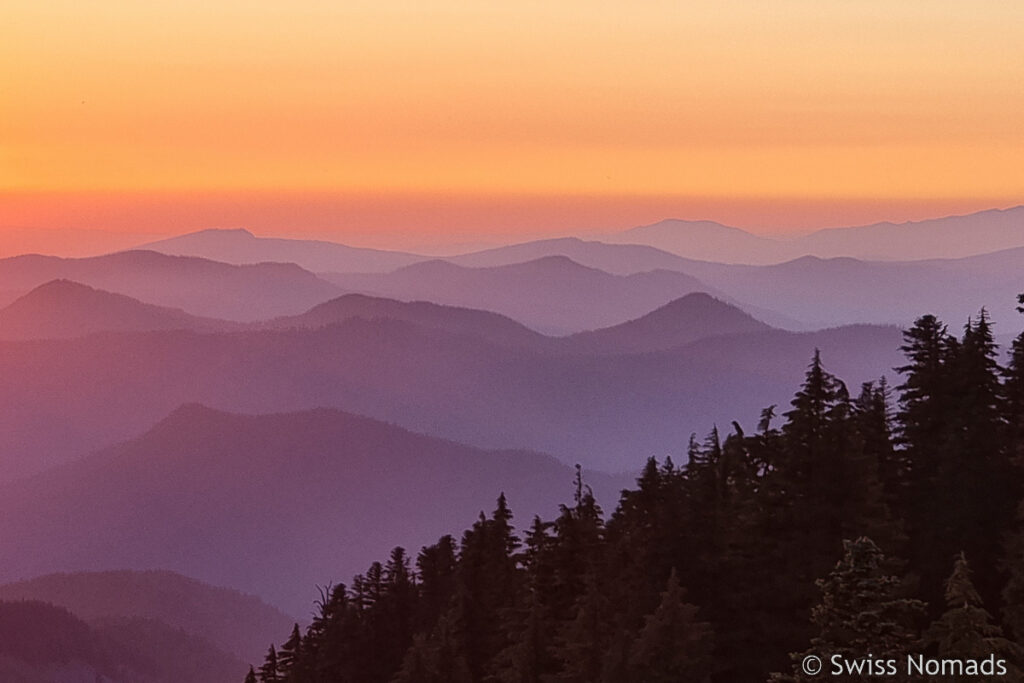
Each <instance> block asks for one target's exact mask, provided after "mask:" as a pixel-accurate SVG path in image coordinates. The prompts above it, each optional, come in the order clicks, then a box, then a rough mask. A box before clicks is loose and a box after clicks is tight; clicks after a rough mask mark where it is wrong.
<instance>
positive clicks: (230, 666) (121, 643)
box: [0, 600, 245, 683]
mask: <svg viewBox="0 0 1024 683" xmlns="http://www.w3.org/2000/svg"><path fill="white" fill-rule="evenodd" d="M244 672H245V665H244V663H243V662H242V661H241V660H238V659H236V658H234V657H232V656H231V655H229V654H227V653H226V652H224V651H222V650H220V649H219V648H217V647H216V646H215V645H213V644H212V643H210V642H209V641H207V640H205V639H203V638H200V637H198V636H195V635H192V634H190V633H186V632H185V631H182V630H180V629H175V628H171V627H169V626H167V625H166V624H164V623H163V622H161V621H158V620H155V619H137V618H136V619H124V618H109V619H102V620H97V621H93V622H91V623H86V621H84V620H83V619H81V618H80V617H79V616H78V615H75V614H72V613H71V612H70V611H68V610H67V609H66V608H64V607H60V606H56V605H52V604H49V603H45V602H40V601H36V600H24V601H23V600H18V601H2V600H0V680H3V681H4V682H5V683H87V682H88V683H91V682H93V681H95V682H96V683H221V682H222V681H227V680H232V679H234V678H240V677H241V676H243V675H244Z"/></svg>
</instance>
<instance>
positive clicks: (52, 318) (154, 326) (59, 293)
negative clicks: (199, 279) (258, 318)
mask: <svg viewBox="0 0 1024 683" xmlns="http://www.w3.org/2000/svg"><path fill="white" fill-rule="evenodd" d="M240 328H241V326H240V325H238V324H233V323H230V322H227V321H224V320H215V319H213V318H203V317H199V316H194V315H189V314H188V313H185V312H184V311H182V310H181V309H176V308H167V307H163V306H154V305H152V304H145V303H142V302H141V301H138V300H136V299H133V298H131V297H128V296H125V295H123V294H115V293H113V292H105V291H102V290H98V289H94V288H93V287H89V286H88V285H83V284H79V283H77V282H72V281H70V280H53V281H51V282H48V283H46V284H43V285H40V286H38V287H36V288H35V289H33V290H32V291H31V292H29V293H28V294H26V295H24V296H23V297H21V298H19V299H18V300H16V301H15V302H14V303H12V304H10V305H9V306H7V307H5V308H2V309H0V339H64V338H70V337H80V336H83V335H86V334H91V333H94V332H131V331H155V330H196V331H204V332H224V331H230V330H234V329H240Z"/></svg>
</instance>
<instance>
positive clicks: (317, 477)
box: [0, 404, 630, 635]
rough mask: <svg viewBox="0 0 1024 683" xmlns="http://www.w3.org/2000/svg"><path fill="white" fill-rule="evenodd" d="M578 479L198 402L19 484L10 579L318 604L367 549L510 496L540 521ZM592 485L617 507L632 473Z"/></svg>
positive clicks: (445, 524) (1, 536) (526, 458)
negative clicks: (189, 586) (176, 577)
mask: <svg viewBox="0 0 1024 683" xmlns="http://www.w3.org/2000/svg"><path fill="white" fill-rule="evenodd" d="M572 481H573V472H572V469H571V468H569V467H568V466H566V465H564V464H561V463H559V462H558V461H556V460H555V459H554V458H552V457H550V456H547V455H542V454H538V453H532V452H528V451H483V450H480V449H475V448H471V447H468V446H464V445H462V444H458V443H455V442H452V441H447V440H443V439H438V438H436V437H430V436H425V435H422V434H416V433H413V432H410V431H407V430H405V429H401V428H399V427H396V426H394V425H389V424H386V423H383V422H379V421H376V420H372V419H369V418H364V417H358V416H355V415H351V414H348V413H344V412H341V411H337V410H329V409H318V410H312V411H304V412H298V413H282V414H266V415H240V414H232V413H226V412H221V411H217V410H213V409H210V408H206V407H203V406H200V405H195V404H193V405H187V406H183V407H181V408H179V409H178V410H175V411H174V412H173V413H172V414H171V415H170V416H168V417H167V418H165V419H164V420H163V421H161V422H160V423H159V424H158V425H156V426H155V427H153V428H151V429H150V430H149V431H147V432H146V433H145V434H143V435H142V436H140V437H138V438H135V439H133V440H130V441H128V442H125V443H123V444H121V445H118V446H114V447H111V448H108V449H105V450H103V451H100V452H98V453H96V454H94V455H91V456H89V457H87V458H85V459H82V460H79V461H76V462H73V463H69V464H67V465H64V466H62V467H59V468H57V469H54V470H51V471H49V472H46V473H43V474H41V475H38V476H36V477H33V478H30V479H27V480H23V481H21V482H18V483H17V484H12V485H8V486H5V487H3V489H2V493H0V553H2V554H3V556H4V557H5V558H8V559H10V560H12V562H10V563H8V562H6V561H5V562H4V564H3V567H0V579H4V580H9V579H10V578H12V577H14V576H18V575H26V574H39V573H43V572H48V571H58V570H69V569H75V568H81V567H95V568H103V567H132V568H136V569H145V568H154V567H164V568H169V569H171V570H174V571H177V572H181V573H184V574H187V575H190V576H197V577H199V578H200V579H202V580H205V581H208V582H210V583H213V584H217V585H232V586H237V587H239V588H240V589H242V590H244V591H246V592H248V593H252V594H258V595H261V596H263V597H264V598H265V599H267V600H270V601H271V602H273V603H274V604H277V605H280V606H284V607H285V608H287V609H289V610H291V611H294V612H297V613H301V614H308V613H309V611H310V610H311V609H312V608H313V605H312V604H311V602H310V593H311V591H313V590H314V587H315V586H316V585H317V584H319V585H325V584H327V583H328V582H339V581H348V580H349V579H350V578H351V575H352V574H354V573H356V572H360V571H364V570H365V569H366V564H368V561H367V558H375V557H380V556H381V555H383V554H386V553H387V552H388V551H389V550H390V549H391V547H392V546H394V545H398V544H403V545H405V546H406V547H407V548H408V549H409V550H410V551H411V552H412V553H413V555H415V552H416V551H417V550H418V549H419V546H420V544H427V543H432V542H434V541H436V540H437V538H438V537H440V536H441V535H442V534H444V533H448V532H449V531H450V529H451V526H452V525H453V524H456V523H465V524H468V523H471V522H472V520H474V519H475V518H476V516H477V514H478V513H479V512H480V511H481V510H486V511H490V510H491V509H492V508H493V505H494V501H495V499H496V498H497V496H498V494H499V493H501V492H502V491H504V492H505V493H506V495H507V497H508V499H509V501H510V504H511V505H512V508H513V511H514V512H516V514H517V520H518V523H519V524H521V525H527V524H528V523H529V519H530V518H531V517H532V515H534V514H542V515H545V516H550V515H552V514H554V512H555V511H557V506H558V504H559V503H562V502H565V501H566V500H568V499H570V498H571V495H572ZM587 481H588V484H589V485H591V486H592V487H593V489H594V491H595V493H596V495H598V496H600V497H601V499H602V500H608V501H611V500H614V499H615V498H616V497H617V494H618V490H619V489H620V488H621V487H624V486H626V485H627V484H628V483H629V481H630V478H628V477H612V476H608V475H602V474H599V473H594V472H590V473H588V476H587ZM441 491H443V492H444V495H441V496H439V495H437V494H438V492H441ZM299 558H301V559H299ZM289 578H290V579H291V580H290V581H289V580H288V579H289ZM72 580H73V579H72ZM78 583H79V584H80V585H87V584H86V583H85V582H83V581H80V580H79V581H78ZM151 585H153V586H154V587H156V586H158V583H153V584H151ZM24 587H25V584H21V589H20V590H25V588H24ZM3 590H6V591H11V590H15V588H11V587H7V588H5V589H3ZM54 590H56V589H54V588H52V587H51V588H50V589H49V591H48V592H49V593H50V594H53V592H54ZM186 593H187V594H190V595H193V596H195V595H197V593H196V592H195V591H191V592H186ZM85 600H89V598H82V599H80V602H81V601H85ZM90 609H93V610H102V609H104V606H103V605H102V604H96V603H92V604H91V607H90ZM202 612H203V610H202V608H200V610H199V613H200V614H202ZM242 616H243V615H241V614H239V618H242ZM222 635H223V634H222Z"/></svg>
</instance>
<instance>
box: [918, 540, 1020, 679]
mask: <svg viewBox="0 0 1024 683" xmlns="http://www.w3.org/2000/svg"><path fill="white" fill-rule="evenodd" d="M945 597H946V606H947V608H948V609H947V610H946V612H945V614H943V615H942V617H941V618H940V619H939V620H938V621H936V622H935V623H934V624H932V626H931V628H929V629H928V633H927V634H926V637H925V640H926V642H929V643H932V644H935V645H937V647H938V654H939V657H941V658H944V659H956V660H976V661H981V660H984V659H988V658H989V657H990V656H991V655H996V656H997V657H1000V658H1004V659H1006V660H1008V662H1009V673H1008V675H1009V676H1010V678H1011V679H1013V680H1016V679H1019V678H1020V676H1021V671H1020V670H1019V669H1018V668H1017V666H1016V665H1017V664H1019V663H1020V662H1021V649H1020V647H1018V646H1016V645H1014V644H1013V643H1012V642H1010V641H1009V640H1007V639H1006V638H1004V637H1003V631H1002V629H1000V628H999V627H998V626H997V625H995V624H993V623H992V616H991V615H990V614H989V613H988V611H986V610H985V608H984V607H983V605H982V600H981V596H980V595H979V594H978V591H977V590H976V589H975V587H974V583H973V582H972V581H971V570H970V567H969V566H968V564H967V558H966V556H965V555H964V554H963V553H960V555H959V556H958V557H957V559H956V562H955V564H954V566H953V574H952V575H951V576H950V577H949V580H948V581H947V582H946V596H945ZM949 680H950V681H952V680H956V679H955V678H951V679H949ZM972 680H979V681H991V682H992V683H995V682H996V681H1002V680H1007V679H1006V677H1004V676H997V677H994V678H988V677H985V678H977V677H975V678H972Z"/></svg>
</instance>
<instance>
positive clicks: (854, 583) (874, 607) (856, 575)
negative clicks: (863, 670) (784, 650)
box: [771, 537, 925, 683]
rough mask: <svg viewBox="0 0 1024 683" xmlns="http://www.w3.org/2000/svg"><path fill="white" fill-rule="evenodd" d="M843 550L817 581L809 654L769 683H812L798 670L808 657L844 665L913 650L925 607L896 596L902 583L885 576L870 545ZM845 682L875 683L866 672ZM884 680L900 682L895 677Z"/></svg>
mask: <svg viewBox="0 0 1024 683" xmlns="http://www.w3.org/2000/svg"><path fill="white" fill-rule="evenodd" d="M843 546H844V549H845V552H844V554H843V559H842V560H840V561H839V563H838V564H837V565H836V566H835V569H833V570H832V572H831V573H830V574H829V576H828V578H825V579H820V580H819V581H818V582H817V583H818V588H819V589H820V590H821V594H822V600H821V603H820V604H819V605H818V606H817V607H815V608H814V610H813V611H812V616H811V621H812V622H813V624H814V625H815V627H816V628H817V635H816V636H814V638H812V639H811V647H810V649H809V650H807V651H805V652H801V653H795V654H793V655H791V657H792V659H793V661H794V672H793V673H792V674H773V675H772V677H771V680H772V681H778V682H782V681H787V682H794V681H813V680H815V679H814V677H813V676H808V675H807V674H805V673H804V672H803V671H802V670H801V668H800V663H801V662H802V661H803V660H804V658H805V657H807V656H809V655H817V656H820V657H825V656H826V655H828V656H831V655H841V656H842V657H843V658H844V659H845V660H847V661H853V660H863V659H867V658H869V657H871V656H873V657H874V658H876V659H883V660H884V659H897V660H903V659H904V658H905V657H906V654H907V653H909V652H913V651H914V648H915V646H916V644H917V643H918V641H919V638H918V635H917V634H918V631H917V628H918V622H919V621H920V619H921V618H922V617H923V616H924V611H925V605H924V603H922V602H921V601H920V600H914V599H909V598H905V597H902V596H901V582H900V580H899V579H898V578H896V577H895V576H891V575H888V574H886V570H885V567H886V566H887V564H888V562H887V561H886V559H885V556H884V555H883V553H882V551H881V550H879V548H878V546H877V545H875V543H874V541H872V540H871V539H869V538H867V537H862V538H859V539H857V540H856V541H845V542H844V543H843ZM844 680H849V681H863V682H864V683H868V682H869V681H872V680H877V679H876V677H874V676H872V675H870V673H868V674H867V675H862V676H857V675H852V676H848V677H845V678H844ZM889 680H904V679H903V678H900V677H899V676H897V677H895V678H891V679H889Z"/></svg>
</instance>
